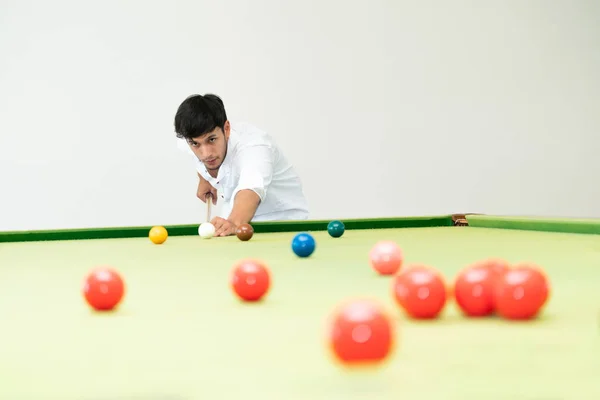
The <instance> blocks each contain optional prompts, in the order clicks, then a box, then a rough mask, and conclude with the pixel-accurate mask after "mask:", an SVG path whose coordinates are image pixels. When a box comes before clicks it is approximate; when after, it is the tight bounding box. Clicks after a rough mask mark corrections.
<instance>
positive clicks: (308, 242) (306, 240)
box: [292, 232, 316, 257]
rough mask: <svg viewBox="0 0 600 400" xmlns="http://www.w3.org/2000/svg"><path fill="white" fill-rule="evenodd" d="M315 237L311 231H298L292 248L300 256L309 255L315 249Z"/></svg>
mask: <svg viewBox="0 0 600 400" xmlns="http://www.w3.org/2000/svg"><path fill="white" fill-rule="evenodd" d="M315 247H316V244H315V239H314V238H313V237H312V235H311V234H310V233H306V232H302V233H298V234H297V235H296V236H294V239H292V250H293V251H294V253H295V254H296V255H297V256H298V257H308V256H310V255H311V254H312V253H313V252H314V251H315Z"/></svg>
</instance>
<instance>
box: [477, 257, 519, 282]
mask: <svg viewBox="0 0 600 400" xmlns="http://www.w3.org/2000/svg"><path fill="white" fill-rule="evenodd" d="M472 266H481V267H483V268H487V269H489V270H490V272H491V273H492V276H494V278H495V279H496V280H498V279H500V278H501V277H502V275H504V274H505V273H506V272H507V271H508V270H510V268H511V266H510V263H509V262H508V261H506V260H504V259H502V258H487V259H484V260H480V261H477V262H475V263H473V265H472Z"/></svg>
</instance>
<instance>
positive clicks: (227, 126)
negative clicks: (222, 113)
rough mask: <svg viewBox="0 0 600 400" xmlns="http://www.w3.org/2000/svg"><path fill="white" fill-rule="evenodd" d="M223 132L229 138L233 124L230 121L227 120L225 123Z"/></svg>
mask: <svg viewBox="0 0 600 400" xmlns="http://www.w3.org/2000/svg"><path fill="white" fill-rule="evenodd" d="M223 133H224V134H225V139H228V140H229V134H230V133H231V124H230V123H229V121H225V125H223Z"/></svg>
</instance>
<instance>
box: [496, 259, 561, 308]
mask: <svg viewBox="0 0 600 400" xmlns="http://www.w3.org/2000/svg"><path fill="white" fill-rule="evenodd" d="M549 295H550V283H549V281H548V279H547V277H546V275H545V274H544V272H543V271H542V269H541V268H540V267H538V266H536V265H533V264H520V265H516V266H515V267H513V268H511V269H510V270H509V271H508V272H506V273H505V274H504V275H503V276H502V278H501V279H500V281H499V282H498V286H497V287H496V291H495V296H494V299H495V303H496V312H497V313H498V315H500V316H501V317H503V318H506V319H532V318H534V317H536V316H537V315H538V314H539V312H540V311H541V309H542V307H544V305H545V304H546V302H547V301H548V297H549Z"/></svg>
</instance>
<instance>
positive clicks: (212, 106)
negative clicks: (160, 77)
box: [175, 94, 227, 139]
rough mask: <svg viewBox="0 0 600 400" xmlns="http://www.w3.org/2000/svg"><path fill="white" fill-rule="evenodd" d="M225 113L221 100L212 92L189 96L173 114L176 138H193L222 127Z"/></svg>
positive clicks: (225, 119) (225, 117) (225, 116)
mask: <svg viewBox="0 0 600 400" xmlns="http://www.w3.org/2000/svg"><path fill="white" fill-rule="evenodd" d="M226 121H227V113H226V112H225V106H224V105H223V100H221V98H220V97H219V96H217V95H214V94H205V95H204V96H202V95H199V94H195V95H192V96H189V97H188V98H187V99H185V100H184V101H183V103H181V104H180V105H179V108H178V109H177V113H176V114H175V133H176V134H177V137H178V138H184V139H193V138H197V137H200V136H202V135H205V134H207V133H209V132H212V131H213V130H215V128H217V127H218V128H224V126H225V122H226Z"/></svg>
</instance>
